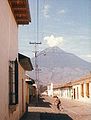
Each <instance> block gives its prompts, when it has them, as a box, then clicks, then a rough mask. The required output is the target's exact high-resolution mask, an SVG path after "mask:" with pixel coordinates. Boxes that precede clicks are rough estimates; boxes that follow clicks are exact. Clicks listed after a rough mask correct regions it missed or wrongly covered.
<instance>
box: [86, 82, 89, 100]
mask: <svg viewBox="0 0 91 120" xmlns="http://www.w3.org/2000/svg"><path fill="white" fill-rule="evenodd" d="M86 96H87V97H88V98H89V83H86Z"/></svg>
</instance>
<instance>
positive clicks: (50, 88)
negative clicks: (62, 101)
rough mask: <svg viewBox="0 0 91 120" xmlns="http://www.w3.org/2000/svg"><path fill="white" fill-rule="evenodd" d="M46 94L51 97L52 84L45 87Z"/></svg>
mask: <svg viewBox="0 0 91 120" xmlns="http://www.w3.org/2000/svg"><path fill="white" fill-rule="evenodd" d="M47 93H48V96H52V97H53V83H51V84H49V85H48V86H47Z"/></svg>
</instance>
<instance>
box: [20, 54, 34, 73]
mask: <svg viewBox="0 0 91 120" xmlns="http://www.w3.org/2000/svg"><path fill="white" fill-rule="evenodd" d="M18 59H19V63H20V65H21V66H22V67H23V68H24V70H26V71H32V70H33V66H32V63H31V60H30V58H29V57H27V56H24V55H22V54H20V53H18Z"/></svg>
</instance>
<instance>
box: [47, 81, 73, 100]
mask: <svg viewBox="0 0 91 120" xmlns="http://www.w3.org/2000/svg"><path fill="white" fill-rule="evenodd" d="M48 95H49V96H52V97H55V96H58V97H59V98H61V97H62V98H67V99H68V98H70V99H71V98H72V85H71V82H69V83H64V84H52V83H51V84H50V85H49V86H48Z"/></svg>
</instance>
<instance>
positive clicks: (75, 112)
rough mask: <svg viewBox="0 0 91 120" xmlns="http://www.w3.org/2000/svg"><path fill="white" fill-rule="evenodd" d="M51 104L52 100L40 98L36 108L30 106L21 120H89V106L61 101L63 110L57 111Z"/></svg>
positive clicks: (90, 109) (90, 106) (90, 117)
mask: <svg viewBox="0 0 91 120" xmlns="http://www.w3.org/2000/svg"><path fill="white" fill-rule="evenodd" d="M33 102H34V101H33ZM53 102H54V98H49V97H42V98H40V99H39V103H38V106H36V104H35V103H33V104H31V105H30V106H29V107H28V113H26V114H25V115H24V116H23V118H22V119H21V120H80V119H81V120H91V105H84V103H80V102H77V101H72V100H66V99H62V106H63V108H64V109H63V110H61V111H58V110H57V109H56V106H55V105H54V104H53Z"/></svg>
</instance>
